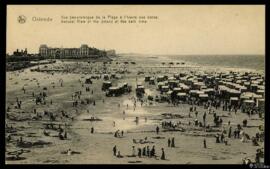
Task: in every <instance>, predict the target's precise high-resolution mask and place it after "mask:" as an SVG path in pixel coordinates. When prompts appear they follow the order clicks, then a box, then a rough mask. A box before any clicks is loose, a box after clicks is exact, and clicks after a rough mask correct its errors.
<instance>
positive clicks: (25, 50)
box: [13, 48, 28, 56]
mask: <svg viewBox="0 0 270 169" xmlns="http://www.w3.org/2000/svg"><path fill="white" fill-rule="evenodd" d="M13 55H14V56H27V55H28V53H27V48H25V49H24V50H21V51H19V49H17V50H16V51H14V52H13Z"/></svg>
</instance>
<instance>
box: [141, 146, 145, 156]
mask: <svg viewBox="0 0 270 169" xmlns="http://www.w3.org/2000/svg"><path fill="white" fill-rule="evenodd" d="M142 155H143V156H146V148H145V147H143V150H142Z"/></svg>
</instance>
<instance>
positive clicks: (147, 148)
mask: <svg viewBox="0 0 270 169" xmlns="http://www.w3.org/2000/svg"><path fill="white" fill-rule="evenodd" d="M146 155H147V156H148V157H150V148H149V146H146Z"/></svg>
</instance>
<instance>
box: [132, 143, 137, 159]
mask: <svg viewBox="0 0 270 169" xmlns="http://www.w3.org/2000/svg"><path fill="white" fill-rule="evenodd" d="M132 157H136V152H135V146H132Z"/></svg>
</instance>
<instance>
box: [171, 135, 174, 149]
mask: <svg viewBox="0 0 270 169" xmlns="http://www.w3.org/2000/svg"><path fill="white" fill-rule="evenodd" d="M171 147H175V144H174V137H173V138H172V143H171Z"/></svg>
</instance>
